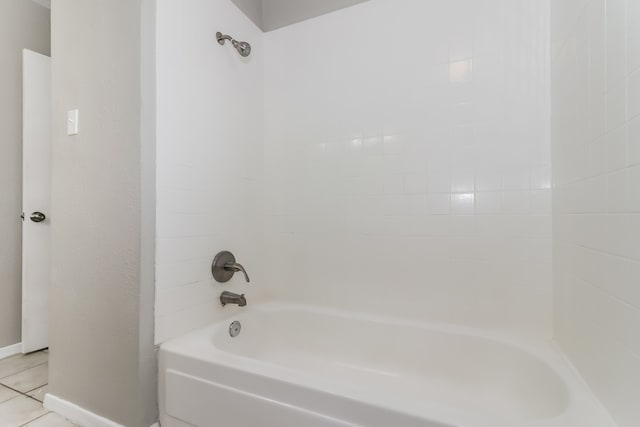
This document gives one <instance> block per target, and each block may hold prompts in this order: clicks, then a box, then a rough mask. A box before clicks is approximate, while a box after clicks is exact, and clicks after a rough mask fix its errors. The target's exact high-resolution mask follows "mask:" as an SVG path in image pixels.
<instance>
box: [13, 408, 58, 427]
mask: <svg viewBox="0 0 640 427" xmlns="http://www.w3.org/2000/svg"><path fill="white" fill-rule="evenodd" d="M49 414H51V412H45V413H44V414H42V415H40V416H39V417H36V418H34V419H32V420H29V421H27V422H26V423H24V424H20V426H19V427H24V426H26V425H28V424H31V423H32V422H34V421H37V420H39V419H40V418H42V417H44V416H47V415H49Z"/></svg>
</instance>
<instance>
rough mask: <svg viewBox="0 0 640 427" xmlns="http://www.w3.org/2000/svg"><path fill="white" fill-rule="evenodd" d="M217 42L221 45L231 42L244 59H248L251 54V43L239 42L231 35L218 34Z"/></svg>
mask: <svg viewBox="0 0 640 427" xmlns="http://www.w3.org/2000/svg"><path fill="white" fill-rule="evenodd" d="M216 40H218V43H219V44H220V45H224V43H225V42H226V41H227V40H229V41H230V42H231V44H232V45H233V47H234V48H235V49H236V50H237V51H238V53H239V54H240V56H242V57H247V56H249V54H250V53H251V45H250V44H249V43H247V42H239V41H237V40H235V39H234V38H233V37H231V36H229V35H226V34H222V33H221V32H220V31H218V32H217V33H216Z"/></svg>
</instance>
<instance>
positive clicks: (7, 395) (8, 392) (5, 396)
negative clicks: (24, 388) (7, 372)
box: [0, 385, 20, 403]
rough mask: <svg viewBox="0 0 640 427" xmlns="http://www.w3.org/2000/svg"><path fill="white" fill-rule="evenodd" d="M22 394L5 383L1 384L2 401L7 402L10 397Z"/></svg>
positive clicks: (0, 401) (0, 394) (0, 399)
mask: <svg viewBox="0 0 640 427" xmlns="http://www.w3.org/2000/svg"><path fill="white" fill-rule="evenodd" d="M18 396H20V394H18V393H17V392H15V391H13V390H11V389H8V388H6V387H5V386H3V385H0V403H2V402H6V401H7V400H9V399H13V398H14V397H18Z"/></svg>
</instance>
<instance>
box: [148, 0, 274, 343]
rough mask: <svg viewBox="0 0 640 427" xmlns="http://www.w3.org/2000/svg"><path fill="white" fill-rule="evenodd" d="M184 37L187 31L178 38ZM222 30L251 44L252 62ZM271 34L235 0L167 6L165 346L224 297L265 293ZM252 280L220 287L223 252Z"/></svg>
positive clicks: (162, 65) (161, 82) (160, 322)
mask: <svg viewBox="0 0 640 427" xmlns="http://www.w3.org/2000/svg"><path fill="white" fill-rule="evenodd" d="M176 29H179V31H176ZM216 31H221V32H223V33H225V34H230V35H232V36H233V37H236V38H237V39H239V40H244V41H248V42H250V43H251V45H252V47H253V51H252V52H251V56H250V57H248V58H242V57H240V55H238V53H237V52H236V51H235V49H233V47H232V46H231V45H230V44H228V43H227V44H226V45H225V46H220V45H219V44H218V43H217V42H216V40H215V33H216ZM262 37H263V36H262V32H261V31H260V30H259V29H258V28H257V27H256V26H255V25H254V24H253V23H252V22H251V21H250V20H249V19H248V18H247V17H245V16H244V15H243V14H242V12H240V10H239V9H237V8H236V7H235V6H234V5H233V3H231V1H230V0H214V1H212V0H193V1H190V2H189V3H188V6H187V5H185V3H184V2H180V1H165V2H158V6H157V255H156V262H157V271H156V280H157V284H156V286H157V296H156V341H158V342H161V341H164V340H166V339H168V338H171V337H174V336H177V335H181V334H183V333H184V332H187V331H190V330H192V329H194V328H196V327H198V326H202V325H206V324H207V323H210V322H211V321H213V320H214V319H216V318H217V317H218V316H220V315H223V314H225V313H226V314H229V313H232V312H233V311H234V310H237V307H229V306H228V307H226V308H224V309H223V308H222V307H221V306H220V302H219V300H218V296H219V294H220V292H222V291H223V290H230V291H234V292H244V291H245V290H246V291H247V299H248V300H249V303H250V304H251V302H252V301H253V302H255V300H256V298H257V297H259V295H260V294H261V293H262V292H263V291H264V281H263V280H262V258H263V254H262V251H263V246H262V237H261V221H260V219H261V215H262V210H261V191H262V187H261V182H262V172H261V170H262V141H263V138H262V127H263V113H262V75H263V64H262V57H263V48H262ZM225 249H226V250H230V251H232V252H233V253H234V254H235V255H236V258H237V260H238V262H240V263H242V264H243V265H244V266H245V267H246V268H247V271H248V273H249V276H250V277H251V284H250V285H245V284H244V280H243V279H242V278H241V276H242V275H236V276H235V277H234V278H233V279H232V280H231V281H230V282H227V283H226V284H224V285H223V284H219V283H216V282H214V280H213V278H212V276H211V261H212V260H213V257H214V256H215V254H216V253H217V252H218V251H221V250H225Z"/></svg>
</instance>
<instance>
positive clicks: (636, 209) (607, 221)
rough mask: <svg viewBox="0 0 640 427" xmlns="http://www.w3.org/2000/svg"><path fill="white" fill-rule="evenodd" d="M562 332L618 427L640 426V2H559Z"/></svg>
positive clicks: (556, 87)
mask: <svg viewBox="0 0 640 427" xmlns="http://www.w3.org/2000/svg"><path fill="white" fill-rule="evenodd" d="M552 4H553V8H552V22H553V25H552V41H553V59H552V94H553V95H552V111H553V116H552V129H553V131H552V153H553V155H552V159H553V176H554V188H553V192H554V199H553V214H554V216H553V238H554V252H553V257H554V258H553V261H554V283H555V288H556V310H555V312H556V325H555V326H556V335H557V339H558V341H559V342H560V344H561V346H562V348H563V349H564V351H565V352H566V353H567V354H568V355H569V357H570V359H571V360H572V361H573V363H574V364H575V365H576V367H577V368H578V369H579V370H580V372H581V373H582V375H583V376H584V378H585V379H586V380H587V382H588V383H589V385H590V386H591V387H592V389H593V390H594V391H595V393H596V394H597V395H598V396H599V397H600V399H601V400H602V402H603V403H604V404H605V405H606V406H607V407H608V409H609V410H610V412H611V413H612V415H613V416H614V418H615V419H616V420H617V422H618V423H619V425H620V426H621V427H635V426H638V425H640V407H639V406H638V393H639V391H640V329H639V328H640V2H638V1H636V0H607V1H605V0H591V1H589V0H581V1H569V0H556V1H554V2H553V3H552Z"/></svg>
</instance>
